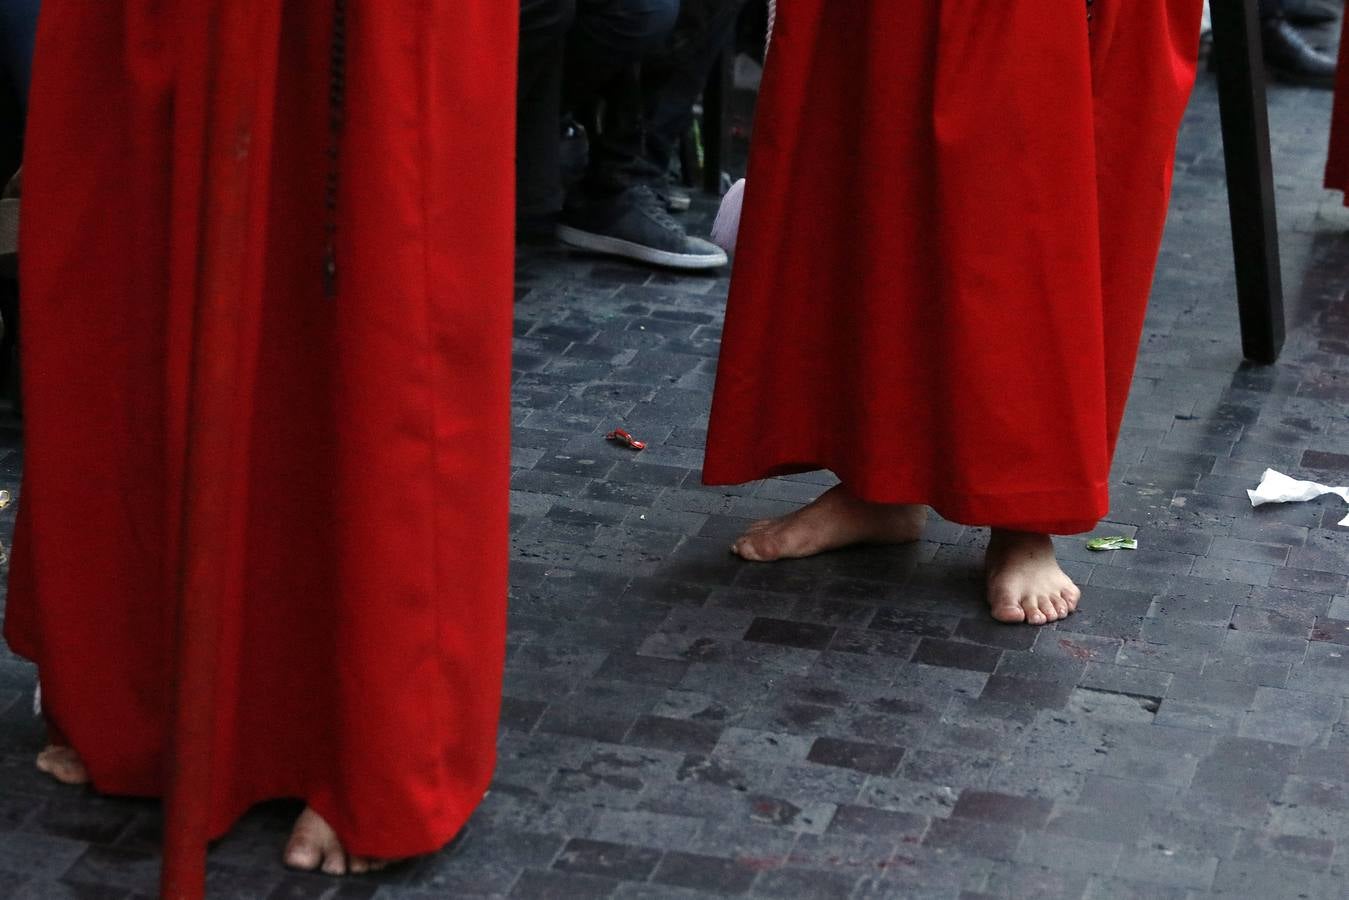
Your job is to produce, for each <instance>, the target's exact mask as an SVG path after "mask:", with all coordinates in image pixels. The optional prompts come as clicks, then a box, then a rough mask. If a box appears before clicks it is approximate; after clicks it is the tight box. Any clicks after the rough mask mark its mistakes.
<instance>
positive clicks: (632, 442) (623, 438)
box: [604, 428, 646, 450]
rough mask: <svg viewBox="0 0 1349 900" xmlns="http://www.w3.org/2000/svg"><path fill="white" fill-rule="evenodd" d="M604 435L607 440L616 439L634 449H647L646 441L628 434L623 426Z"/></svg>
mask: <svg viewBox="0 0 1349 900" xmlns="http://www.w3.org/2000/svg"><path fill="white" fill-rule="evenodd" d="M604 437H605V439H606V440H610V441H616V442H618V443H620V444H622V445H623V446H624V447H628V448H630V449H632V450H645V449H646V441H639V440H637V438H635V437H633V436H632V435H630V434H628V433H627V432H626V431H624V430H623V429H622V428H615V429H614V430H613V431H611V432H609V433H608V434H606V435H605V436H604Z"/></svg>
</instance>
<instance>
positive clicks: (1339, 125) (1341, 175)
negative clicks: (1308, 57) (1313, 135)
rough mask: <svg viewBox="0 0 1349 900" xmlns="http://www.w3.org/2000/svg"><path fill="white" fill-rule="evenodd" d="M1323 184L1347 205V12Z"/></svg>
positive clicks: (1348, 160) (1348, 146)
mask: <svg viewBox="0 0 1349 900" xmlns="http://www.w3.org/2000/svg"><path fill="white" fill-rule="evenodd" d="M1326 187H1328V188H1330V189H1331V190H1336V191H1344V205H1345V206H1349V15H1346V16H1345V17H1344V31H1343V34H1342V35H1341V37H1340V66H1339V69H1338V70H1337V71H1336V74H1335V108H1334V111H1333V113H1332V114H1331V120H1330V152H1329V154H1327V156H1326Z"/></svg>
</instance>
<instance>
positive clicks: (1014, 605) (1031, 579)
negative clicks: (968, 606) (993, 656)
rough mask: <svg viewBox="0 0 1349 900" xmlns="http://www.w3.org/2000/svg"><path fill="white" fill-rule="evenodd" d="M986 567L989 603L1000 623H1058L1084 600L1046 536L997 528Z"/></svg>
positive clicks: (989, 546) (989, 547) (990, 545)
mask: <svg viewBox="0 0 1349 900" xmlns="http://www.w3.org/2000/svg"><path fill="white" fill-rule="evenodd" d="M985 568H986V570H987V574H988V605H989V608H990V609H991V610H992V612H993V618H995V619H997V620H998V621H999V622H1012V623H1016V622H1026V623H1029V624H1031V625H1044V624H1046V623H1048V622H1056V621H1058V620H1059V619H1062V618H1065V617H1067V616H1068V615H1069V614H1071V613H1072V612H1073V610H1075V609H1077V604H1078V601H1079V600H1081V599H1082V592H1081V591H1080V590H1078V587H1077V585H1075V584H1073V580H1072V579H1071V578H1069V577H1068V575H1067V573H1065V572H1064V571H1063V569H1062V568H1061V567H1060V566H1059V562H1058V559H1057V558H1055V556H1054V542H1053V541H1052V540H1051V539H1050V537H1049V535H1047V534H1030V533H1028V532H1023V531H1006V530H1003V529H1000V528H995V529H993V539H992V541H990V543H989V545H988V553H987V555H986V556H985Z"/></svg>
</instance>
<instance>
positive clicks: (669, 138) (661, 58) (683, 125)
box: [642, 0, 745, 172]
mask: <svg viewBox="0 0 1349 900" xmlns="http://www.w3.org/2000/svg"><path fill="white" fill-rule="evenodd" d="M744 5H745V0H684V4H683V6H682V7H681V8H680V11H679V21H678V23H677V24H676V25H675V30H674V35H673V36H672V37H671V40H670V42H669V45H668V48H667V49H666V50H664V51H663V52H661V53H658V54H655V55H653V56H652V57H651V58H649V59H647V60H646V61H644V62H643V63H642V89H643V93H644V95H645V100H646V140H647V151H648V157H649V158H650V159H651V161H652V162H653V163H654V164H655V165H656V167H657V168H659V169H660V170H661V171H662V172H664V171H665V170H666V169H668V168H669V165H670V161H671V159H672V158H673V156H674V153H675V151H676V149H677V147H678V145H679V139H680V137H682V136H683V134H684V133H685V132H686V131H687V130H688V128H689V125H690V124H692V122H693V104H694V103H695V102H697V100H698V96H699V95H700V94H701V93H702V91H703V88H704V87H705V86H706V85H707V79H708V78H709V76H710V75H711V73H712V67H713V66H714V65H716V62H717V58H718V57H719V56H720V54H721V52H722V51H723V50H725V49H726V48H727V47H728V46H729V45H730V41H731V36H732V35H733V34H734V33H735V27H736V21H737V19H738V18H739V15H740V10H741V8H742V7H743V6H744Z"/></svg>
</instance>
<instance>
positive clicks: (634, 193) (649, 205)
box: [557, 184, 727, 269]
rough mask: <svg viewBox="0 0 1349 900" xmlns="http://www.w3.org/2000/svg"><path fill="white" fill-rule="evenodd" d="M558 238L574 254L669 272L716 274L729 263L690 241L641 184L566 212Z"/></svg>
mask: <svg viewBox="0 0 1349 900" xmlns="http://www.w3.org/2000/svg"><path fill="white" fill-rule="evenodd" d="M557 237H558V240H560V241H561V242H562V243H564V244H566V245H567V246H569V247H575V248H576V249H578V250H589V251H590V252H592V253H603V254H605V255H607V256H621V257H623V258H625V259H632V260H636V261H637V262H643V263H647V264H649V265H653V266H665V267H667V268H671V269H715V268H717V267H718V266H724V265H726V262H727V260H726V251H724V250H722V249H721V248H720V247H718V246H717V245H716V244H713V243H712V242H711V241H705V240H702V239H701V238H695V237H690V236H689V234H688V232H686V231H685V230H684V226H682V225H680V224H679V223H678V222H676V221H675V220H674V219H673V218H672V217H671V216H670V214H669V212H667V211H666V205H665V201H663V200H662V199H661V198H660V197H658V196H657V195H656V192H655V191H653V190H652V189H651V188H650V187H648V186H647V185H644V184H643V185H636V186H634V187H630V188H628V189H627V190H626V191H624V192H623V193H621V194H618V195H617V196H615V197H608V198H604V199H600V200H587V201H585V202H583V203H581V204H578V205H576V206H572V207H569V208H568V209H566V210H565V211H564V212H563V213H562V223H561V224H560V225H558V226H557Z"/></svg>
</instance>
